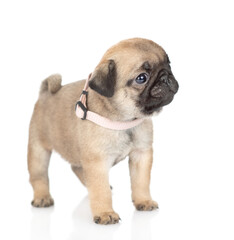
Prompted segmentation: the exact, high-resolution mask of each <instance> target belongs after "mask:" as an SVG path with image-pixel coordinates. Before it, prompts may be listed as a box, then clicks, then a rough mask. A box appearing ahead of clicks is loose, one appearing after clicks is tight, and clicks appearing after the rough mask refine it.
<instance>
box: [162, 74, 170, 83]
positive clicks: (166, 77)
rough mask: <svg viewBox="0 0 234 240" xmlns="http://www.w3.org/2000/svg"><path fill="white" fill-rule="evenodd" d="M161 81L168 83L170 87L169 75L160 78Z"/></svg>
mask: <svg viewBox="0 0 234 240" xmlns="http://www.w3.org/2000/svg"><path fill="white" fill-rule="evenodd" d="M160 81H161V82H163V83H166V84H167V85H170V79H169V77H168V75H163V76H162V77H161V78H160Z"/></svg>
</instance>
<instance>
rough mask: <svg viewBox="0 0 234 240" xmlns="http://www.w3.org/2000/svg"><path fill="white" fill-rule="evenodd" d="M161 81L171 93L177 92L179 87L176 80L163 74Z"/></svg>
mask: <svg viewBox="0 0 234 240" xmlns="http://www.w3.org/2000/svg"><path fill="white" fill-rule="evenodd" d="M160 82H161V83H165V84H166V85H167V86H168V87H169V88H170V90H171V91H172V92H173V93H177V91H178V89H179V84H178V82H177V81H176V80H175V79H174V77H173V78H170V76H168V75H163V76H161V78H160Z"/></svg>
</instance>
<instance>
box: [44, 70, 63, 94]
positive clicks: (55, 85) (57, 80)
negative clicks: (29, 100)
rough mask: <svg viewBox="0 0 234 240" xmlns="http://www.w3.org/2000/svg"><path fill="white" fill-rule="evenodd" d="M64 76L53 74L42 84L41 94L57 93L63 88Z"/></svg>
mask: <svg viewBox="0 0 234 240" xmlns="http://www.w3.org/2000/svg"><path fill="white" fill-rule="evenodd" d="M61 82H62V76H61V75H60V74H53V75H51V76H49V77H48V78H46V79H45V80H44V81H43V82H42V83H41V88H40V94H42V93H44V92H48V91H49V92H50V93H56V92H58V91H59V89H60V88H61V87H62V85H61Z"/></svg>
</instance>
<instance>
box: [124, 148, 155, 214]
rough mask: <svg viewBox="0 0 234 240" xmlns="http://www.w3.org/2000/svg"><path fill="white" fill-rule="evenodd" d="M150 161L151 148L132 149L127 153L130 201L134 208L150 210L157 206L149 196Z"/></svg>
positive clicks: (151, 157)
mask: <svg viewBox="0 0 234 240" xmlns="http://www.w3.org/2000/svg"><path fill="white" fill-rule="evenodd" d="M152 162H153V150H152V148H150V149H147V150H134V151H133V152H131V153H130V155H129V170H130V177H131V187H132V201H133V203H134V205H135V207H136V209H137V210H140V211H151V210H153V209H156V208H158V204H157V203H156V202H155V201H153V200H152V198H151V195H150V188H149V186H150V172H151V168H152Z"/></svg>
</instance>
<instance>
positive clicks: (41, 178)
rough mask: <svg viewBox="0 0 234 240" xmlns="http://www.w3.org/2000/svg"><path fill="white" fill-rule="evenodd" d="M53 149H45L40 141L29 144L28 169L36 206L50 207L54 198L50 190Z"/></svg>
mask: <svg viewBox="0 0 234 240" xmlns="http://www.w3.org/2000/svg"><path fill="white" fill-rule="evenodd" d="M50 156H51V151H49V150H46V149H44V148H43V147H42V146H41V145H40V143H38V142H33V143H32V142H30V141H29V145H28V171H29V174H30V183H31V184H32V187H33V191H34V199H33V201H32V205H33V206H34V207H49V206H51V205H53V204H54V200H53V199H52V198H51V196H50V192H49V178H48V167H49V160H50Z"/></svg>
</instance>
